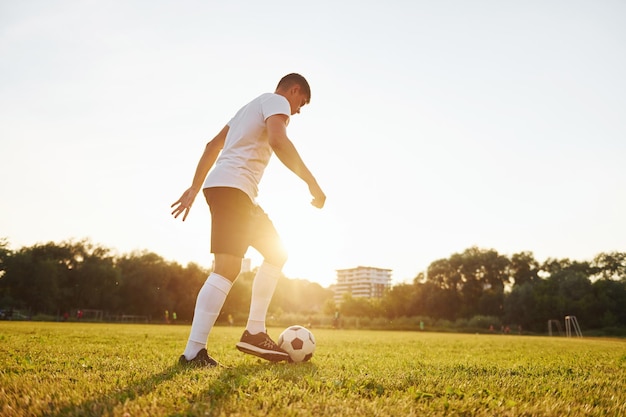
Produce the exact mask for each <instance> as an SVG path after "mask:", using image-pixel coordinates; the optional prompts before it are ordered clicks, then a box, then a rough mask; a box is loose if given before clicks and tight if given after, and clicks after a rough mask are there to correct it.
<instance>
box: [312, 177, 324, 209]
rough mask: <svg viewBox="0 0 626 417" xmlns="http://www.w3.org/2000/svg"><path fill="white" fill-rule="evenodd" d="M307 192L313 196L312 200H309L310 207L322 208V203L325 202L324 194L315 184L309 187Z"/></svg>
mask: <svg viewBox="0 0 626 417" xmlns="http://www.w3.org/2000/svg"><path fill="white" fill-rule="evenodd" d="M309 192H310V193H311V195H312V196H313V200H311V205H312V206H313V207H316V208H319V209H321V208H322V207H324V203H325V202H326V194H324V192H323V191H322V189H321V188H320V186H319V185H318V184H317V182H315V183H314V184H312V185H310V186H309Z"/></svg>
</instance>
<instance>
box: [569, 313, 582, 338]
mask: <svg viewBox="0 0 626 417" xmlns="http://www.w3.org/2000/svg"><path fill="white" fill-rule="evenodd" d="M572 329H574V333H575V335H576V337H583V333H582V332H581V331H580V326H579V325H578V320H576V316H565V334H566V335H567V337H572Z"/></svg>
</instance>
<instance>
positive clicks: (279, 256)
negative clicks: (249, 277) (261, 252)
mask: <svg viewBox="0 0 626 417" xmlns="http://www.w3.org/2000/svg"><path fill="white" fill-rule="evenodd" d="M287 258H288V256H287V251H285V250H283V249H281V250H277V251H273V252H272V253H268V254H267V255H266V256H265V257H264V260H265V262H267V263H269V264H272V265H274V266H277V267H279V268H282V267H283V266H284V265H285V263H287Z"/></svg>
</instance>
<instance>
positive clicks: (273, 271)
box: [246, 262, 281, 334]
mask: <svg viewBox="0 0 626 417" xmlns="http://www.w3.org/2000/svg"><path fill="white" fill-rule="evenodd" d="M280 271H281V268H279V267H277V266H274V265H271V264H268V263H267V262H263V263H262V264H261V266H260V267H259V269H258V270H257V272H256V276H255V277H254V281H253V282H252V299H251V300H250V315H249V316H248V323H247V324H246V330H247V331H248V332H250V333H252V334H256V333H260V332H265V330H266V329H265V316H267V309H268V308H269V306H270V302H271V301H272V296H273V295H274V290H275V289H276V283H277V282H278V278H279V277H280Z"/></svg>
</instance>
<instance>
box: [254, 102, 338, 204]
mask: <svg viewBox="0 0 626 417" xmlns="http://www.w3.org/2000/svg"><path fill="white" fill-rule="evenodd" d="M287 120H288V117H287V116H286V115H284V114H276V115H274V116H270V117H268V118H267V120H266V121H265V125H266V127H267V137H268V141H269V144H270V146H271V147H272V149H273V150H274V153H275V154H276V156H277V157H278V159H279V160H280V162H282V163H283V164H284V165H285V166H286V167H287V168H289V169H290V170H291V171H292V172H293V173H294V174H296V175H297V176H298V177H300V178H301V179H302V180H303V181H304V182H306V184H307V185H308V186H309V192H310V193H311V195H312V196H313V201H311V204H312V205H313V206H315V207H317V208H322V207H324V203H325V202H326V195H325V194H324V192H323V191H322V189H321V188H320V186H319V184H318V183H317V181H316V180H315V177H313V174H311V171H309V169H308V168H307V167H306V165H305V164H304V162H303V161H302V158H300V154H298V151H297V150H296V147H295V146H294V145H293V143H292V142H291V140H289V138H288V137H287Z"/></svg>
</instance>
